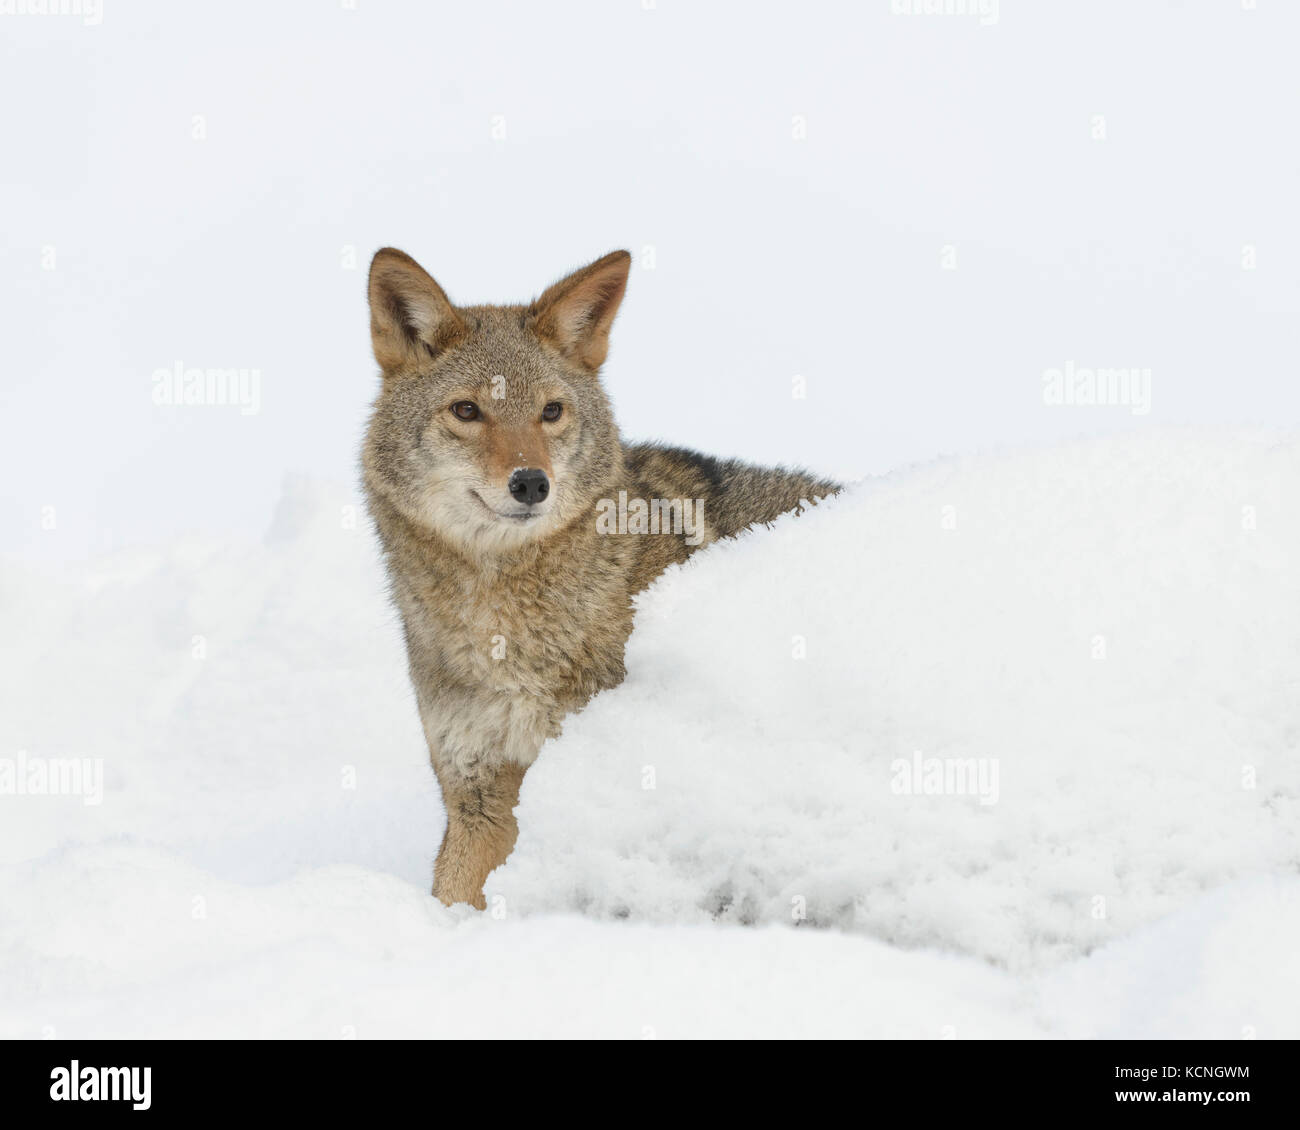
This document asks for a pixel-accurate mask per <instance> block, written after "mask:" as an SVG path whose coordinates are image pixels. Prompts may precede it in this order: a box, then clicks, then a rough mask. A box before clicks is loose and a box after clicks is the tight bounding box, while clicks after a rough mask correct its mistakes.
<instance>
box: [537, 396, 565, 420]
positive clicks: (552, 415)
mask: <svg viewBox="0 0 1300 1130" xmlns="http://www.w3.org/2000/svg"><path fill="white" fill-rule="evenodd" d="M563 411H564V405H563V404H557V403H556V402H555V401H554V400H552V401H551V402H550V404H548V405H547V406H546V407H545V408H543V409H542V419H543V420H558V419H559V418H560V413H561V412H563Z"/></svg>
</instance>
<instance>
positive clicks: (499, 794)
mask: <svg viewBox="0 0 1300 1130" xmlns="http://www.w3.org/2000/svg"><path fill="white" fill-rule="evenodd" d="M434 771H435V772H436V773H437V775H438V783H439V784H440V785H441V786H442V799H443V805H444V806H445V807H446V809H447V832H446V834H445V835H444V836H443V837H442V847H441V848H440V849H439V851H438V859H437V862H435V863H434V865H433V893H434V896H435V897H436V898H437V899H438V900H439V901H440V902H443V903H445V904H446V905H447V906H451V905H452V903H456V902H467V903H469V904H470V905H471V906H474V907H477V908H478V909H479V910H485V909H486V908H487V901H486V900H485V899H484V897H483V881H484V880H485V879H486V878H487V877H488V876H489V875H490V874H491V873H492V872H493V870H495V869H496V868H497V867H499V866H501V864H503V863H504V862H505V861H506V857H507V856H508V855H509V854H510V852H511V851H512V850H513V849H514V846H515V839H516V837H517V836H518V835H519V826H518V824H516V823H515V812H514V808H515V805H516V804H518V803H519V786H520V785H521V784H523V780H524V773H525V771H526V767H525V766H523V765H518V764H515V763H514V762H506V763H505V764H502V765H500V766H497V767H496V768H494V769H482V768H480V769H477V770H476V771H475V775H474V776H473V777H464V776H461V775H460V774H459V773H458V772H457V771H456V770H455V768H453V767H450V766H449V767H447V768H444V769H439V768H438V767H437V766H435V767H434Z"/></svg>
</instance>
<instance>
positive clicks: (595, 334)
mask: <svg viewBox="0 0 1300 1130" xmlns="http://www.w3.org/2000/svg"><path fill="white" fill-rule="evenodd" d="M631 262H632V257H631V256H630V255H629V254H628V253H627V252H626V251H614V252H612V253H610V254H609V255H606V256H605V257H604V258H603V259H598V260H597V261H596V262H594V263H592V264H591V265H590V266H587V267H584V268H582V270H580V271H575V272H574V273H573V274H571V275H569V276H568V277H567V278H564V279H562V280H560V281H559V282H557V283H556V284H555V285H554V286H552V287H550V288H549V289H548V290H546V291H545V292H544V293H543V294H542V296H541V297H540V298H538V299H537V300H536V301H535V302H533V303H532V304H531V305H528V306H453V305H452V303H451V302H450V300H449V299H448V298H447V295H446V294H445V293H444V292H443V290H442V288H441V287H440V286H439V285H438V284H437V283H436V282H435V281H434V280H433V278H432V277H430V276H429V275H428V274H427V273H426V272H425V271H424V269H423V268H422V267H421V266H420V265H419V264H418V263H417V262H416V261H415V260H414V259H412V258H411V257H410V256H409V255H405V254H403V253H402V252H401V251H397V250H395V249H393V248H384V249H383V250H382V251H380V252H379V253H378V254H377V255H375V258H374V261H373V262H372V263H371V265H370V336H371V341H372V344H373V346H374V352H375V359H376V360H377V361H378V362H379V366H380V368H381V369H382V370H383V387H382V389H381V391H380V393H379V397H378V399H377V400H376V401H375V407H374V414H373V416H372V417H371V421H370V428H369V431H368V432H367V435H366V441H365V449H364V453H363V457H362V462H363V466H364V471H365V478H366V484H367V487H368V488H369V490H371V491H372V492H373V493H375V494H377V495H379V496H381V497H382V498H384V499H385V500H386V501H387V502H389V503H390V504H391V505H392V506H393V507H394V508H396V509H397V510H398V511H399V512H400V513H401V514H402V515H403V516H404V517H406V518H407V519H408V520H409V521H411V522H413V523H415V524H416V525H417V526H418V527H421V528H423V529H426V530H433V531H435V532H436V533H438V534H439V535H441V536H442V537H443V538H444V539H446V540H448V541H450V542H451V543H452V544H453V545H456V546H457V547H459V548H460V549H461V550H462V551H463V552H467V553H471V554H492V553H495V552H503V551H508V550H510V549H513V548H518V547H520V546H522V545H524V544H525V543H526V542H528V541H529V540H531V539H536V538H542V537H546V536H547V535H548V534H551V533H554V532H555V531H556V530H558V529H560V528H562V527H563V526H565V525H567V524H568V523H569V522H571V521H573V520H574V519H575V518H577V517H578V516H579V515H581V514H583V513H584V512H585V511H587V510H588V509H589V508H590V506H591V505H592V503H593V501H594V500H595V499H596V498H598V497H599V496H600V495H601V494H602V493H603V492H604V490H605V489H606V485H607V483H608V481H609V479H610V477H611V475H612V474H613V472H614V470H615V468H616V467H617V466H618V461H619V460H620V459H621V447H620V445H619V438H618V429H617V427H616V426H615V424H614V418H613V414H612V412H611V410H610V405H609V401H608V399H607V398H606V396H605V392H604V390H603V389H602V388H601V386H600V381H599V379H598V374H599V371H600V366H601V364H602V363H603V362H604V360H605V354H606V352H607V351H608V348H609V330H610V326H611V325H612V324H613V321H614V315H615V314H616V313H617V312H618V307H619V303H620V302H621V301H622V300H623V292H624V290H625V289H626V287H627V276H628V268H629V266H630V265H631Z"/></svg>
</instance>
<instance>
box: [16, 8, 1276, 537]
mask: <svg viewBox="0 0 1300 1130" xmlns="http://www.w3.org/2000/svg"><path fill="white" fill-rule="evenodd" d="M896 6H901V5H891V3H890V2H889V0H870V2H866V0H863V2H858V3H848V2H842V3H812V4H809V3H802V2H801V3H794V2H792V3H786V4H758V3H719V2H709V3H699V2H694V3H687V2H686V0H657V2H656V6H655V7H654V8H653V9H651V10H646V9H645V8H644V6H643V0H604V2H599V3H597V2H591V3H570V2H567V0H566V2H561V0H553V2H550V3H545V4H538V3H525V2H519V3H480V2H476V3H474V4H459V3H458V4H450V3H447V4H443V3H439V4H421V3H414V2H398V0H357V7H356V10H355V11H349V10H346V9H344V8H343V7H342V5H341V4H340V3H338V2H337V0H317V2H310V3H309V2H307V0H299V2H297V3H277V4H274V5H268V4H260V3H252V2H243V3H239V2H236V3H222V4H203V5H178V4H175V3H172V4H167V3H143V2H142V3H133V2H129V0H106V3H105V7H104V14H103V20H102V23H101V24H99V25H98V26H85V25H84V22H83V21H82V20H81V19H80V18H78V17H77V16H37V15H0V105H3V107H4V110H3V112H0V330H2V331H3V335H2V336H3V343H4V346H5V349H6V354H7V360H8V363H7V365H6V367H5V369H6V371H5V374H4V390H5V391H4V399H3V412H2V413H0V420H2V421H3V424H2V427H3V431H0V460H2V461H3V462H2V463H0V553H4V554H7V555H10V556H15V555H16V556H20V557H28V558H37V559H44V558H59V557H64V558H67V557H78V556H82V555H85V554H88V553H95V552H101V551H106V550H112V549H116V548H121V547H125V546H132V545H136V544H140V543H146V542H154V541H158V540H160V539H163V538H167V537H170V536H173V535H175V534H177V533H180V532H184V531H200V532H204V533H207V534H211V535H216V536H228V535H230V534H240V535H245V536H249V537H257V536H260V532H261V531H262V530H263V528H264V527H265V525H266V523H267V521H268V519H269V517H270V514H271V510H272V507H273V506H274V503H275V500H276V498H277V497H278V494H279V491H280V485H281V482H282V480H283V478H284V476H285V474H286V473H289V472H307V473H309V474H312V475H318V476H322V477H326V478H330V479H335V480H339V481H355V466H356V449H357V443H358V438H359V435H360V432H361V429H362V427H363V424H364V419H365V414H366V407H367V404H368V402H369V400H370V399H371V397H372V396H373V395H374V392H375V389H376V384H377V381H376V376H375V366H374V363H373V361H372V359H371V357H370V352H369V338H368V328H367V326H368V319H367V313H366V309H365V298H364V280H365V267H366V264H367V262H368V259H369V255H370V254H371V252H372V251H373V250H374V249H375V248H377V247H379V246H381V245H384V244H395V245H397V246H399V247H402V248H404V249H405V250H407V251H408V252H410V253H411V254H413V255H415V256H416V258H418V259H419V260H420V261H421V262H422V263H423V264H424V265H425V266H426V267H427V268H428V269H429V270H430V271H431V272H432V273H433V274H434V275H435V276H436V277H437V278H438V279H439V281H440V282H441V283H442V284H443V285H444V287H445V288H446V289H447V290H448V292H449V293H450V294H451V296H452V298H453V300H455V301H461V302H482V301H502V302H507V301H521V300H525V299H527V298H530V297H531V296H533V295H534V294H536V293H537V292H538V291H540V290H541V289H542V288H543V287H544V286H545V285H546V284H547V283H549V282H550V281H552V280H553V279H554V278H556V277H557V276H559V275H560V274H562V273H564V272H565V271H566V270H568V269H569V268H571V267H574V266H577V265H579V264H581V263H583V262H585V261H587V260H589V259H592V258H595V257H596V256H598V255H600V254H603V253H604V252H606V251H608V250H611V249H613V248H615V247H627V248H629V249H630V250H631V251H632V252H633V254H634V255H635V256H636V257H637V264H636V266H635V267H634V273H633V277H632V283H631V286H630V288H629V293H628V297H627V300H626V302H625V304H624V308H623V313H622V315H621V317H620V321H619V323H618V325H617V327H616V329H615V334H614V344H613V350H612V353H611V357H610V361H609V364H608V367H607V384H608V387H609V389H610V391H611V393H612V395H613V397H614V400H615V404H616V408H617V410H618V414H619V418H620V422H621V424H622V426H623V430H624V433H625V434H626V435H628V436H630V437H636V438H660V439H664V440H669V441H673V442H679V443H685V444H690V445H693V446H697V447H700V448H702V449H704V450H709V451H713V452H716V453H718V454H726V455H742V456H746V457H750V458H753V459H756V460H767V461H776V460H782V461H789V462H799V463H803V464H806V465H809V466H811V467H813V468H815V469H818V470H822V471H828V472H832V473H838V474H843V475H848V474H876V473H881V472H885V471H888V470H891V469H893V468H896V467H899V466H901V465H904V464H907V463H910V462H915V461H922V460H927V459H930V458H933V457H935V456H938V455H942V454H947V453H952V452H954V451H968V450H977V449H987V448H990V447H994V446H999V445H1008V444H1010V445H1023V444H1034V445H1037V444H1042V443H1050V442H1052V441H1053V440H1055V439H1058V438H1061V437H1064V436H1069V435H1075V434H1083V433H1092V432H1098V431H1106V430H1113V429H1119V428H1153V427H1168V426H1176V425H1181V424H1193V425H1220V424H1248V425H1249V424H1266V425H1280V426H1282V427H1291V426H1293V425H1294V424H1295V423H1296V421H1297V420H1298V419H1300V390H1298V385H1300V382H1298V381H1297V374H1296V368H1297V360H1296V341H1297V337H1296V327H1297V324H1298V322H1297V315H1300V279H1298V276H1297V263H1300V210H1298V209H1297V206H1296V202H1297V200H1300V150H1297V148H1296V146H1295V144H1294V142H1295V139H1296V137H1297V136H1298V131H1297V128H1296V126H1297V121H1296V119H1297V111H1298V110H1300V99H1298V98H1297V91H1296V71H1295V59H1294V56H1295V44H1296V42H1297V33H1300V5H1295V4H1293V3H1284V2H1282V0H1259V4H1258V10H1247V9H1244V8H1243V5H1242V3H1241V2H1240V0H1200V2H1186V3H1172V2H1170V3H1158V2H1145V3H1142V4H1134V3H1131V2H1125V0H1113V2H1110V0H1079V2H1065V0H1060V2H1046V0H1036V2H1034V3H1029V2H1027V0H1020V2H1017V0H1003V2H1002V3H1001V4H1000V5H998V12H997V19H996V22H992V23H985V22H982V21H981V19H980V17H979V16H978V15H935V16H923V15H903V14H895V13H894V11H893V10H892V8H893V7H896ZM195 115H202V117H203V121H204V127H205V130H206V137H205V138H204V139H203V140H196V139H195V138H194V136H193V134H194V132H195V126H194V116H195ZM497 115H501V116H503V118H504V125H505V136H504V138H501V137H499V136H494V121H495V116H497ZM796 115H801V116H802V118H803V120H804V121H805V122H806V137H805V138H803V139H796V138H795V137H793V136H792V135H793V133H794V132H795V130H794V119H795V116H796ZM1095 115H1104V129H1105V138H1104V140H1097V139H1096V138H1095V137H1094V132H1095V130H1096V123H1095V121H1094V116H1095ZM497 132H499V128H498V131H497ZM1246 245H1251V246H1253V247H1254V248H1255V249H1256V250H1255V256H1256V259H1255V264H1256V265H1255V268H1254V269H1253V270H1244V269H1243V248H1244V247H1245V246H1246ZM346 247H351V248H355V254H356V265H355V269H347V268H346V267H345V266H344V265H343V263H344V248H346ZM647 247H652V248H653V255H654V269H653V270H648V269H645V267H646V265H647V261H646V256H645V254H644V249H646V248H647ZM945 247H950V248H951V249H952V253H953V254H955V266H956V269H954V270H946V269H944V258H943V256H944V253H943V249H944V248H945ZM46 248H53V249H54V260H53V269H47V267H48V266H49V265H50V260H49V256H48V252H46V251H45V249H46ZM950 261H951V260H950ZM177 361H180V362H182V363H183V365H184V366H185V367H199V368H247V369H256V370H258V371H259V373H260V390H261V404H260V410H259V412H258V413H257V414H255V415H244V414H241V413H240V411H239V409H238V408H236V407H223V406H211V405H209V406H200V407H182V408H162V407H158V406H156V405H155V404H154V403H153V399H152V391H153V384H152V380H151V378H152V374H153V373H154V372H155V370H157V369H159V368H171V367H172V366H173V365H174V364H175V363H176V362H177ZM1070 361H1072V362H1074V363H1075V364H1076V365H1079V366H1089V367H1136V368H1148V369H1150V370H1151V391H1152V404H1151V411H1150V413H1149V414H1148V415H1144V416H1134V415H1133V414H1132V412H1131V411H1130V410H1129V409H1127V408H1125V407H1123V406H1113V407H1048V406H1045V405H1044V403H1043V374H1044V371H1045V370H1047V369H1050V368H1059V367H1063V366H1064V365H1065V364H1066V363H1067V362H1070ZM795 375H801V376H803V377H804V378H805V379H806V381H807V390H808V395H807V399H806V400H794V399H792V397H791V382H792V379H793V378H794V377H795ZM47 507H52V508H53V514H54V519H55V520H54V528H53V529H44V528H43V525H48V524H49V523H48V522H43V518H44V517H46V516H47V515H48V514H49V513H50V511H47V510H46V509H45V508H47Z"/></svg>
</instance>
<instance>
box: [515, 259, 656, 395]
mask: <svg viewBox="0 0 1300 1130" xmlns="http://www.w3.org/2000/svg"><path fill="white" fill-rule="evenodd" d="M631 265H632V256H631V255H629V254H628V253H627V252H626V251H611V252H610V253H609V254H608V255H606V256H605V257H604V258H603V259H597V260H596V261H595V262H594V263H592V264H591V265H590V266H587V267H583V268H582V270H580V271H574V272H573V274H571V275H569V276H568V277H567V278H564V279H561V280H560V281H559V282H557V283H556V284H555V285H554V286H552V287H549V288H547V290H546V291H545V292H544V293H543V294H542V296H541V298H539V299H538V300H537V301H536V302H534V303H533V304H532V306H530V307H529V308H528V317H529V324H530V325H531V326H532V329H533V332H534V333H535V334H536V335H537V336H538V337H539V338H541V339H542V340H543V341H546V342H550V343H551V344H552V345H553V346H555V348H556V349H558V350H559V351H560V352H561V353H563V354H564V355H565V356H566V357H568V358H569V359H570V360H572V361H575V362H577V363H578V364H579V365H581V366H583V367H584V368H586V369H590V370H591V371H592V372H593V373H594V372H595V371H596V370H597V369H599V368H600V366H601V365H602V364H603V362H604V360H605V354H606V353H608V352H609V328H610V326H612V325H613V324H614V315H615V314H617V313H618V307H619V303H620V302H622V301H623V292H624V291H625V290H627V272H628V269H629V268H630V267H631Z"/></svg>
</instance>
